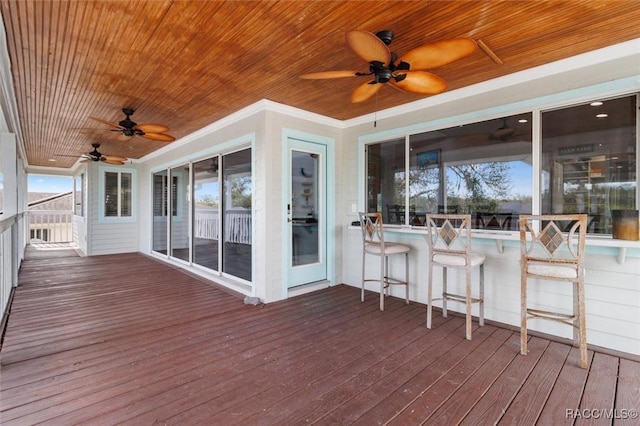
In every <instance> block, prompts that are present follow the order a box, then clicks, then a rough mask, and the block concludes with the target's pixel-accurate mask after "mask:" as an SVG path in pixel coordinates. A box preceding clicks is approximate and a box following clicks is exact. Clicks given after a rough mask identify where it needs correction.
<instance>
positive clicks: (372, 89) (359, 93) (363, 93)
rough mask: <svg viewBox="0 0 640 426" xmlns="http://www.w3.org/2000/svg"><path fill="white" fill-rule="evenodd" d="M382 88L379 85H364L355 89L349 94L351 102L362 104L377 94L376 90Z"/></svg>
mask: <svg viewBox="0 0 640 426" xmlns="http://www.w3.org/2000/svg"><path fill="white" fill-rule="evenodd" d="M381 87H382V84H380V83H375V84H371V83H365V84H362V85H360V86H358V87H357V88H356V90H354V91H353V93H352V94H351V102H353V103H357V102H363V101H366V100H367V99H369V98H370V97H372V96H373V95H375V94H376V93H378V90H380V88H381Z"/></svg>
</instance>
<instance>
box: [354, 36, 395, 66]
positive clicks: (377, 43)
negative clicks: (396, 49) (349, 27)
mask: <svg viewBox="0 0 640 426" xmlns="http://www.w3.org/2000/svg"><path fill="white" fill-rule="evenodd" d="M345 38H346V40H347V45H348V46H349V47H350V48H351V50H353V52H354V53H355V54H356V55H358V56H359V57H361V58H362V59H364V60H365V62H373V61H378V62H382V63H383V64H384V65H388V64H389V62H391V52H389V48H388V47H387V45H386V44H384V43H383V41H382V40H380V39H379V38H378V37H377V36H376V35H375V34H372V33H370V32H369V31H360V30H355V31H349V32H348V33H346V34H345Z"/></svg>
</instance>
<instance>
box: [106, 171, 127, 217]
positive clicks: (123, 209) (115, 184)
mask: <svg viewBox="0 0 640 426" xmlns="http://www.w3.org/2000/svg"><path fill="white" fill-rule="evenodd" d="M134 187H135V186H134V172H133V171H124V170H117V171H116V170H110V169H106V170H104V172H103V173H102V174H101V175H100V192H101V194H100V197H101V199H102V200H103V203H102V204H101V205H100V207H101V215H100V216H101V217H103V218H105V219H116V218H120V219H131V218H133V216H134V215H133V203H134V196H133V195H134V194H133V191H134Z"/></svg>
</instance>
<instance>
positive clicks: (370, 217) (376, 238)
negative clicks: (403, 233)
mask: <svg viewBox="0 0 640 426" xmlns="http://www.w3.org/2000/svg"><path fill="white" fill-rule="evenodd" d="M360 228H361V229H362V241H363V243H364V245H367V244H379V245H381V246H383V247H384V231H383V228H382V213H360Z"/></svg>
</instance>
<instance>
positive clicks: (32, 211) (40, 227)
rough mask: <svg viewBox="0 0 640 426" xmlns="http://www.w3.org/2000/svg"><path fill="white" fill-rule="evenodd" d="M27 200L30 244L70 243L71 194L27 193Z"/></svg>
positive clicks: (71, 235)
mask: <svg viewBox="0 0 640 426" xmlns="http://www.w3.org/2000/svg"><path fill="white" fill-rule="evenodd" d="M28 200H29V203H28V212H29V241H30V242H31V243H35V242H48V243H53V242H70V241H72V239H73V234H72V231H73V221H72V218H73V215H72V208H73V192H64V193H61V194H53V193H47V192H29V193H28Z"/></svg>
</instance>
